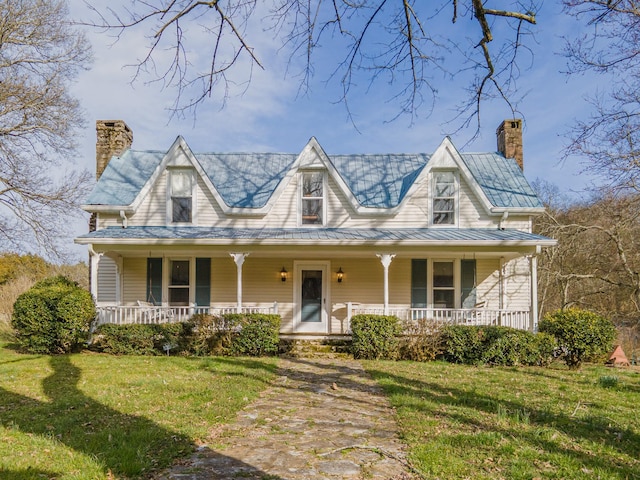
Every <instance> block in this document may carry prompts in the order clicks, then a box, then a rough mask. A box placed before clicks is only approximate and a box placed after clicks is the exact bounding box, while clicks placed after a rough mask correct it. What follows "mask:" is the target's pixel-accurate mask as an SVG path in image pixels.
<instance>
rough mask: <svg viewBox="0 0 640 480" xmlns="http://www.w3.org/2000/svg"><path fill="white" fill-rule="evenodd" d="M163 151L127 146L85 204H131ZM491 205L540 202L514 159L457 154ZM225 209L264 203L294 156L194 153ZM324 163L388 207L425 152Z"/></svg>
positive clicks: (402, 193) (361, 194)
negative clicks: (226, 207) (129, 148)
mask: <svg viewBox="0 0 640 480" xmlns="http://www.w3.org/2000/svg"><path fill="white" fill-rule="evenodd" d="M165 155H166V152H160V151H137V150H127V151H126V152H125V153H124V154H123V155H122V156H120V157H113V158H112V159H111V161H110V162H109V164H108V165H107V168H106V169H105V171H104V173H103V174H102V176H101V177H100V180H99V181H98V182H97V184H96V186H95V188H94V189H93V191H92V193H91V194H90V195H89V197H88V199H87V201H86V204H88V205H107V206H126V205H131V204H132V203H133V202H134V200H135V199H136V197H137V196H138V194H139V193H140V191H141V190H142V188H143V187H144V185H145V184H146V183H147V181H148V180H149V179H150V178H151V175H152V174H153V172H154V171H155V170H156V169H157V168H158V166H159V165H160V163H161V162H162V159H163V158H164V157H165ZM461 156H462V159H463V161H464V163H465V165H466V166H467V167H468V169H469V171H470V172H471V174H472V175H473V177H474V179H475V180H476V181H477V182H478V184H479V185H480V187H481V188H482V190H483V191H484V193H485V195H486V196H487V198H488V199H489V201H490V202H491V204H492V205H493V206H494V207H499V208H500V207H503V208H509V207H515V208H540V207H542V203H541V202H540V200H539V199H538V198H537V196H536V194H535V192H534V191H533V189H532V188H531V186H530V185H529V183H528V182H527V180H526V179H525V177H524V174H523V173H522V171H521V170H520V168H519V167H518V166H517V164H516V163H515V161H514V160H512V159H506V158H504V157H503V156H501V155H499V154H497V153H467V154H461ZM195 157H196V159H197V161H198V162H199V163H200V165H201V166H202V168H203V170H204V171H205V172H206V174H207V176H208V178H209V180H210V181H211V183H212V184H213V185H214V186H215V188H216V190H217V191H218V193H219V194H220V196H221V197H222V199H223V201H224V202H225V203H226V205H227V206H229V207H235V208H250V209H257V208H262V207H264V206H265V205H266V204H267V202H268V201H269V199H270V198H271V196H272V195H273V193H274V192H275V190H276V188H277V187H278V185H279V184H280V183H281V182H282V181H283V180H284V178H285V177H286V175H287V173H288V172H290V170H291V168H292V166H293V164H294V163H295V161H296V159H297V157H298V155H297V154H284V153H205V154H195ZM328 157H329V161H330V162H331V164H332V165H333V167H334V168H335V170H336V172H337V173H338V175H339V176H340V177H341V178H342V180H343V181H344V183H345V184H346V185H347V187H348V188H349V189H350V190H351V193H352V194H353V195H354V197H355V198H356V200H357V201H358V202H359V203H360V205H362V206H364V207H371V208H393V207H396V206H397V205H399V204H400V203H401V202H402V200H403V199H404V198H405V197H406V195H407V192H408V191H409V189H410V188H411V186H412V185H413V184H414V183H415V181H416V179H417V178H418V176H419V175H420V173H421V172H422V171H423V170H424V168H425V167H426V166H427V164H428V162H429V160H430V158H431V156H430V155H428V154H374V155H371V154H357V155H329V156H328Z"/></svg>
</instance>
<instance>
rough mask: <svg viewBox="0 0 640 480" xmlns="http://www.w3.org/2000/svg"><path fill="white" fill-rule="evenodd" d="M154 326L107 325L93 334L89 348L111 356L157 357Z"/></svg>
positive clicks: (100, 327) (101, 326)
mask: <svg viewBox="0 0 640 480" xmlns="http://www.w3.org/2000/svg"><path fill="white" fill-rule="evenodd" d="M153 327H154V325H143V324H126V325H116V324H112V323H107V324H104V325H100V326H99V327H98V328H97V329H96V331H95V333H94V342H93V344H92V345H91V347H92V348H93V349H95V350H97V351H99V352H105V353H111V354H113V355H157V354H158V353H159V352H157V351H156V349H155V348H154V344H155V341H156V339H155V336H156V335H157V332H156V331H155V329H154V328H153Z"/></svg>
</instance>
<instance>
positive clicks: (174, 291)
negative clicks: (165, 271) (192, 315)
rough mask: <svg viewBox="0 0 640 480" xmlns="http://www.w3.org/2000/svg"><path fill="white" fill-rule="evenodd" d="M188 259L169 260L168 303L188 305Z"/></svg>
mask: <svg viewBox="0 0 640 480" xmlns="http://www.w3.org/2000/svg"><path fill="white" fill-rule="evenodd" d="M189 264H190V262H189V260H171V262H170V269H169V305H176V306H188V305H189V297H190V294H189V285H190V276H189Z"/></svg>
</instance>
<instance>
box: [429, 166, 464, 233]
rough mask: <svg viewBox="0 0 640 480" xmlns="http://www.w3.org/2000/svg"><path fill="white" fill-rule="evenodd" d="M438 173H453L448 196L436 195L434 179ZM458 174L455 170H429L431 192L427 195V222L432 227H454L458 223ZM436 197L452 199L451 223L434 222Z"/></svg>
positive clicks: (435, 179)
mask: <svg viewBox="0 0 640 480" xmlns="http://www.w3.org/2000/svg"><path fill="white" fill-rule="evenodd" d="M440 173H451V174H452V175H453V189H454V191H453V195H452V196H450V197H436V181H437V175H438V174H440ZM459 193H460V176H459V172H458V171H457V170H447V169H443V170H433V171H432V172H431V194H430V196H429V199H430V209H429V213H430V216H429V224H430V225H431V226H433V227H437V228H451V227H455V226H457V225H458V224H459V213H460V194H459ZM437 198H443V199H448V198H450V199H452V200H453V222H452V223H435V222H434V217H435V201H436V199H437Z"/></svg>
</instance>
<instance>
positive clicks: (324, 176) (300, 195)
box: [298, 170, 327, 228]
mask: <svg viewBox="0 0 640 480" xmlns="http://www.w3.org/2000/svg"><path fill="white" fill-rule="evenodd" d="M308 174H320V175H322V197H303V192H304V176H305V175H308ZM305 200H321V201H322V214H321V215H322V222H320V223H304V222H303V221H302V220H303V219H302V212H303V211H304V208H303V204H304V202H305ZM326 224H327V172H326V171H325V170H302V171H300V172H299V173H298V226H300V227H304V228H321V227H324V226H326Z"/></svg>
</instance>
